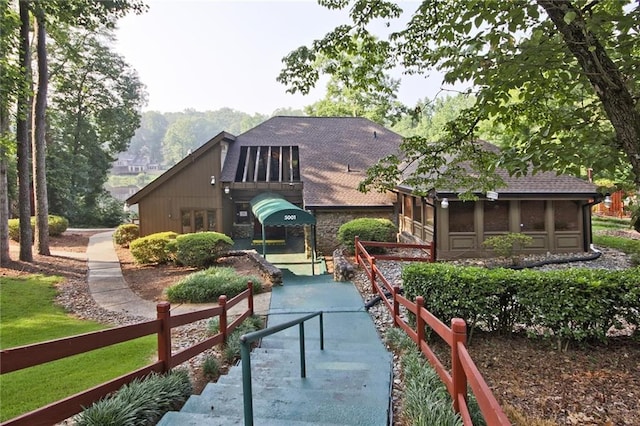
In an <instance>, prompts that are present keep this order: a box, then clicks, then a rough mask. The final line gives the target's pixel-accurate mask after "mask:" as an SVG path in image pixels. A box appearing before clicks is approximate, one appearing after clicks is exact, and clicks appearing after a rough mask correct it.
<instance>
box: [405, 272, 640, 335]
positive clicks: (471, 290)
mask: <svg viewBox="0 0 640 426" xmlns="http://www.w3.org/2000/svg"><path fill="white" fill-rule="evenodd" d="M639 276H640V268H635V269H629V270H624V271H608V270H600V269H587V268H573V269H565V270H559V271H533V270H522V271H515V270H511V269H502V268H498V269H485V268H477V267H457V266H453V265H447V264H417V263H416V264H411V265H408V266H407V267H405V268H404V269H403V272H402V278H403V282H404V289H405V294H406V296H407V297H408V298H409V299H410V300H415V298H416V297H417V296H420V295H421V296H423V297H424V298H425V306H427V307H428V309H429V311H430V312H432V313H433V314H434V315H435V316H436V317H438V318H439V319H440V320H441V321H443V322H445V323H448V322H449V321H450V320H451V318H454V317H459V318H463V319H464V320H465V321H467V323H468V324H469V326H470V333H472V332H473V329H474V328H475V327H478V326H482V327H483V328H485V329H486V330H487V331H500V332H503V333H509V332H515V331H516V326H518V325H524V326H527V327H528V329H531V330H543V332H544V334H545V335H546V336H549V337H553V338H555V339H556V340H557V343H558V346H559V347H563V346H564V347H566V345H567V344H568V343H569V342H571V341H574V342H583V341H589V340H602V339H605V337H606V333H607V331H608V330H609V329H610V328H611V327H612V326H614V327H615V326H618V325H620V321H626V322H628V323H630V324H638V323H639V320H640V318H639V316H640V314H639V313H638V312H639V311H640V301H639V299H638V295H640V289H639V287H640V282H639V280H638V277H639Z"/></svg>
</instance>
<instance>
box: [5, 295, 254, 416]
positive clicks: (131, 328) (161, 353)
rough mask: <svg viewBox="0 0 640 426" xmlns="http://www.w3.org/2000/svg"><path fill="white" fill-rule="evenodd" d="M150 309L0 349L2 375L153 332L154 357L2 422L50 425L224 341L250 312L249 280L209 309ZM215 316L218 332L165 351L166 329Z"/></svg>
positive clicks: (168, 343) (168, 338)
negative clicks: (148, 313) (233, 312)
mask: <svg viewBox="0 0 640 426" xmlns="http://www.w3.org/2000/svg"><path fill="white" fill-rule="evenodd" d="M243 300H247V309H246V310H245V311H244V312H243V313H242V314H241V315H240V316H238V317H237V318H236V319H235V320H234V321H233V322H232V323H231V324H227V311H228V310H229V309H231V308H232V307H233V306H235V305H237V304H238V303H241V302H242V301H243ZM156 311H157V319H155V320H150V321H145V322H141V323H138V324H133V325H125V326H122V327H115V328H111V329H107V330H100V331H95V332H92V333H86V334H81V335H78V336H72V337H65V338H62V339H56V340H50V341H48V342H42V343H36V344H32V345H27V346H19V347H15V348H10V349H3V350H2V351H0V374H6V373H10V372H12V371H16V370H20V369H23V368H29V367H33V366H36V365H40V364H44V363H46V362H50V361H55V360H57V359H61V358H66V357H69V356H72V355H77V354H81V353H85V352H89V351H92V350H95V349H100V348H104V347H107V346H111V345H115V344H117V343H122V342H126V341H129V340H133V339H137V338H139V337H144V336H148V335H150V334H157V335H158V361H156V362H154V363H152V364H149V365H147V366H145V367H142V368H139V369H138V370H135V371H132V372H130V373H128V374H125V375H123V376H120V377H117V378H115V379H113V380H110V381H108V382H106V383H103V384H100V385H98V386H95V387H93V388H91V389H88V390H86V391H84V392H80V393H77V394H75V395H72V396H70V397H67V398H65V399H62V400H60V401H57V402H54V403H51V404H49V405H46V406H44V407H41V408H39V409H37V410H34V411H31V412H29V413H25V414H22V415H20V416H18V417H15V418H13V419H10V420H7V421H5V422H3V423H2V426H8V425H11V426H22V425H25V426H26V425H28V426H35V425H51V424H54V423H57V422H61V421H63V420H65V419H68V418H69V417H71V416H73V415H75V414H77V413H79V412H81V411H82V410H83V407H87V406H89V405H91V404H93V403H94V402H96V401H98V400H100V399H101V398H103V397H104V396H106V395H108V394H109V393H111V392H114V391H116V390H118V389H119V388H120V387H122V386H123V385H125V384H127V383H130V382H132V381H133V380H134V379H136V378H141V377H144V376H146V375H148V374H150V373H151V372H154V371H155V372H158V373H162V372H167V371H169V370H171V369H172V368H173V367H175V366H177V365H179V364H181V363H183V362H185V361H187V360H188V359H190V358H193V357H194V356H196V355H198V354H199V353H201V352H203V351H205V350H207V349H210V348H212V347H213V346H215V345H218V344H221V343H224V342H225V341H226V340H227V337H228V336H229V334H230V333H231V332H233V330H235V329H236V328H237V327H238V325H240V323H241V322H242V321H244V319H246V318H247V317H249V316H251V315H253V283H251V282H250V283H248V284H247V289H246V290H244V291H243V292H242V293H240V294H239V295H237V296H235V297H234V298H233V299H231V300H229V301H227V297H226V296H220V298H219V299H218V306H216V307H214V308H209V309H203V310H200V311H196V312H189V313H186V314H180V315H175V316H171V305H170V304H169V303H167V302H161V303H158V305H157V306H156ZM216 316H217V317H219V321H220V331H219V332H218V334H216V335H215V336H212V337H210V338H208V339H206V340H204V341H202V342H199V343H197V344H195V345H193V346H191V347H188V348H186V349H183V350H182V351H180V352H177V353H175V354H174V353H171V329H172V328H175V327H179V326H181V325H185V324H189V323H192V322H195V321H198V320H201V319H205V318H213V317H216ZM24 392H25V393H26V392H29V389H25V390H24Z"/></svg>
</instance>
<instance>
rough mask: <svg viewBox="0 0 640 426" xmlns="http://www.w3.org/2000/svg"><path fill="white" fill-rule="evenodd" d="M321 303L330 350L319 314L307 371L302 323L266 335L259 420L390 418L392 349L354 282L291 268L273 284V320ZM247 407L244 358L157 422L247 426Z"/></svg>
mask: <svg viewBox="0 0 640 426" xmlns="http://www.w3.org/2000/svg"><path fill="white" fill-rule="evenodd" d="M320 310H321V311H323V312H324V314H323V317H324V350H320V342H319V335H320V333H319V320H318V318H317V317H316V318H312V319H310V320H309V321H307V322H306V323H305V326H304V332H305V346H306V350H305V354H306V358H305V359H306V378H302V377H301V374H300V348H299V339H298V335H299V327H298V326H294V327H292V328H288V329H286V330H283V331H281V332H279V333H277V334H274V335H271V336H269V337H266V338H264V339H263V340H262V342H261V345H260V347H259V348H256V349H254V350H253V351H252V353H251V377H252V380H251V384H252V390H253V392H252V393H253V415H254V424H255V425H256V426H270V425H274V426H275V425H278V426H281V425H282V426H287V425H291V426H294V425H295V426H303V425H363V426H364V425H366V426H376V425H380V426H386V425H389V424H391V421H390V416H391V414H390V413H391V409H390V392H391V378H392V377H391V376H392V362H391V355H390V354H389V352H388V351H387V350H386V349H385V348H384V346H383V345H382V343H381V341H380V337H379V336H378V333H377V331H376V328H375V325H374V324H373V321H372V320H371V317H370V316H369V314H368V313H367V312H366V311H365V310H364V307H363V301H362V298H361V297H360V294H359V293H358V291H357V290H356V289H355V287H354V286H353V284H351V283H337V282H334V281H333V280H332V278H331V276H329V275H319V276H305V275H295V274H292V273H288V274H285V280H284V285H282V286H279V287H274V288H273V290H272V296H271V308H270V310H269V319H268V324H267V325H268V326H269V327H271V326H274V325H277V324H281V323H284V322H288V321H291V320H293V319H296V318H298V317H302V316H304V315H305V314H307V313H310V312H315V311H320ZM243 407H244V406H243V394H242V369H241V366H240V365H237V366H234V367H232V368H231V370H230V371H229V373H228V374H226V375H225V376H222V377H220V379H219V380H218V382H216V383H210V384H209V385H207V386H206V387H205V389H204V390H203V391H202V393H201V394H200V395H193V396H191V398H189V400H188V401H187V402H186V403H185V405H184V406H183V407H182V409H181V410H180V412H169V413H167V414H166V415H165V416H164V417H163V418H162V420H161V421H160V423H158V425H161V426H170V425H171V426H175V425H224V426H227V425H242V424H244V419H243V413H244V408H243Z"/></svg>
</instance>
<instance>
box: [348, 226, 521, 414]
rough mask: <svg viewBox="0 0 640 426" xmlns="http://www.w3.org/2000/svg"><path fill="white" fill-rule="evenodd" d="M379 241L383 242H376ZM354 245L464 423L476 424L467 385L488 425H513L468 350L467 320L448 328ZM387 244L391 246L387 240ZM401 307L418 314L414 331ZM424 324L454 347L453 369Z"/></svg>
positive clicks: (375, 285)
mask: <svg viewBox="0 0 640 426" xmlns="http://www.w3.org/2000/svg"><path fill="white" fill-rule="evenodd" d="M364 244H367V245H372V246H374V243H371V242H368V241H367V242H364ZM378 244H380V243H377V244H375V245H378ZM398 246H400V245H398ZM355 247H356V262H357V263H358V266H362V267H363V268H364V270H365V272H366V274H367V277H368V278H369V280H370V281H371V287H372V291H373V293H374V294H379V295H380V298H381V300H382V301H383V302H384V304H385V306H387V309H389V311H390V312H391V314H392V315H393V325H394V327H399V328H401V329H402V330H404V332H405V333H407V335H408V336H409V338H411V340H413V341H414V342H415V343H416V344H417V345H418V347H419V349H420V351H421V352H422V354H423V355H424V356H425V357H426V358H427V360H428V361H429V363H430V364H431V365H432V367H433V368H434V370H435V371H436V373H437V374H438V376H439V377H440V380H441V381H442V382H443V383H444V384H445V386H446V388H447V391H448V392H449V394H450V395H451V399H452V400H453V408H454V410H455V411H456V412H457V413H459V414H460V416H461V418H462V421H463V424H464V425H465V426H468V425H472V424H473V423H472V421H471V416H470V414H469V407H468V406H467V384H468V385H469V386H470V387H471V391H472V392H473V394H474V395H475V396H476V400H477V401H478V406H479V407H480V411H481V412H482V415H483V416H484V418H485V421H486V422H487V424H488V425H491V426H493V425H505V426H506V425H510V424H511V423H510V422H509V419H508V418H507V416H506V415H505V414H504V412H503V411H502V408H501V407H500V405H499V404H498V401H497V400H496V398H495V397H494V395H493V393H492V392H491V389H490V388H489V386H488V385H487V383H486V382H485V380H484V378H483V377H482V375H481V374H480V371H479V370H478V368H477V367H476V365H475V363H474V362H473V360H472V359H471V356H470V355H469V352H468V351H467V348H466V336H467V332H466V323H465V321H464V320H463V319H461V318H453V319H452V320H451V327H448V326H447V325H446V324H444V323H443V322H442V321H440V320H439V319H438V318H436V317H435V316H434V315H433V314H432V313H431V312H429V311H428V310H427V309H426V308H425V307H424V298H423V297H422V296H418V297H417V298H416V301H415V303H414V302H412V301H410V300H409V299H407V298H406V297H404V296H401V295H400V291H399V290H400V288H399V286H393V287H392V288H391V289H390V288H389V287H390V285H389V282H388V281H387V279H386V278H385V277H384V275H383V274H382V272H381V271H380V270H379V269H378V267H377V265H376V257H373V256H371V255H370V254H369V253H368V252H367V250H366V249H365V248H364V245H363V243H362V242H361V241H359V240H358V237H356V241H355ZM385 247H391V245H389V243H385ZM378 280H380V281H381V282H382V285H381V284H378V282H377V281H378ZM384 290H388V294H385V291H384ZM400 306H403V307H404V308H406V309H407V311H409V312H411V313H413V314H414V315H415V316H416V324H415V330H414V329H413V327H412V326H411V325H410V324H408V323H407V322H406V321H405V320H404V319H403V318H402V316H401V315H400ZM425 326H429V327H430V328H431V329H432V330H433V331H434V332H435V333H436V334H438V335H439V336H440V337H441V338H442V339H443V340H444V341H445V342H446V343H447V345H449V347H450V348H451V372H449V371H447V369H446V368H445V367H444V364H443V363H442V362H441V361H440V360H439V359H438V357H437V356H436V354H435V353H434V352H433V351H432V350H431V348H430V347H429V345H428V343H427V341H426V339H425V335H424V330H425Z"/></svg>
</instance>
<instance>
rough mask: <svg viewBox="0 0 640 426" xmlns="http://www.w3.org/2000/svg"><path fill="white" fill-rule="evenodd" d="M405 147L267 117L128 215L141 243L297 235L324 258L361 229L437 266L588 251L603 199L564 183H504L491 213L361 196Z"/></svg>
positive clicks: (343, 126)
mask: <svg viewBox="0 0 640 426" xmlns="http://www.w3.org/2000/svg"><path fill="white" fill-rule="evenodd" d="M402 139H403V138H402V136H400V135H398V134H396V133H394V132H392V131H390V130H388V129H386V128H384V127H383V126H380V125H378V124H376V123H373V122H371V121H370V120H367V119H365V118H354V117H273V118H271V119H269V120H267V121H265V122H264V123H262V124H260V125H258V126H256V127H254V128H253V129H251V130H249V131H247V132H245V133H243V134H241V135H238V136H235V135H232V134H229V133H227V132H221V133H220V134H218V135H216V136H215V137H213V138H212V139H211V140H209V141H208V142H206V143H205V144H204V145H202V146H201V147H199V148H198V149H196V150H195V151H193V152H192V153H190V154H188V155H187V156H186V157H185V158H184V159H182V160H181V161H180V162H179V163H177V164H176V165H175V166H174V167H172V168H171V169H169V170H168V171H166V172H165V173H164V174H163V175H161V176H160V177H158V178H157V179H156V180H154V181H153V182H151V183H150V184H149V185H147V186H145V187H144V188H142V189H141V190H140V191H138V192H137V193H135V194H133V195H132V196H131V197H129V198H128V199H127V204H129V205H134V204H136V205H137V206H138V212H139V218H140V234H141V235H143V236H144V235H148V234H151V233H155V232H161V231H175V232H177V233H189V232H198V231H206V230H212V231H217V232H223V233H225V234H227V235H230V236H231V237H232V238H234V239H242V238H247V239H259V238H262V237H264V238H265V239H269V240H284V239H286V238H288V236H289V235H302V233H303V232H304V235H305V236H306V237H307V240H310V239H313V240H315V241H316V243H317V248H318V250H319V251H320V253H321V254H322V253H324V254H330V253H331V252H332V251H333V250H334V249H335V248H336V247H337V242H336V235H337V232H338V228H339V227H340V226H341V225H342V224H343V223H345V222H347V221H349V220H352V219H354V218H358V217H382V218H388V219H390V220H392V221H394V222H395V223H397V224H398V227H399V230H400V234H399V238H400V239H402V240H413V241H424V242H430V241H435V242H436V247H437V256H438V258H439V259H446V258H455V257H475V256H479V255H486V254H487V251H486V250H484V249H483V248H482V242H483V241H484V240H485V239H486V238H487V237H489V236H492V235H498V234H501V233H506V232H526V233H527V234H529V235H531V236H532V237H534V241H535V242H534V245H533V246H532V247H530V248H529V249H528V250H529V251H531V252H546V251H551V252H564V251H574V252H575V251H586V250H587V249H588V247H589V243H590V242H591V229H590V223H591V221H590V209H589V206H590V205H592V204H593V203H594V202H595V201H594V200H596V199H597V197H598V194H597V193H596V192H595V186H594V185H591V184H589V183H587V182H585V181H582V180H580V179H577V178H573V177H569V176H556V175H555V174H553V173H543V174H536V175H533V176H528V177H523V178H510V177H508V176H507V175H506V174H505V181H506V182H507V186H506V187H505V188H497V189H496V192H497V199H496V200H495V201H489V200H488V199H487V198H486V196H485V195H484V194H479V196H480V199H479V201H477V202H462V201H459V200H458V198H457V195H456V192H454V191H449V192H447V191H438V192H437V196H438V198H437V199H430V198H424V197H420V196H416V195H414V194H413V191H412V188H410V187H406V186H403V185H399V186H398V187H397V188H396V191H393V192H386V193H378V192H369V193H367V194H364V193H361V192H359V191H358V190H357V187H358V184H359V183H360V182H361V181H362V180H363V179H364V178H365V175H366V170H367V168H369V167H371V166H372V165H373V164H375V163H376V162H377V161H378V160H379V159H381V158H382V157H384V156H387V155H389V154H397V153H398V149H399V146H400V143H401V142H402ZM445 198H446V199H447V202H448V206H447V208H444V206H443V203H442V201H443V200H444V199H445ZM310 224H312V225H313V226H309V225H310ZM282 225H292V226H282ZM296 225H299V226H296ZM301 229H304V231H302V230H301ZM310 234H312V235H310Z"/></svg>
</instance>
